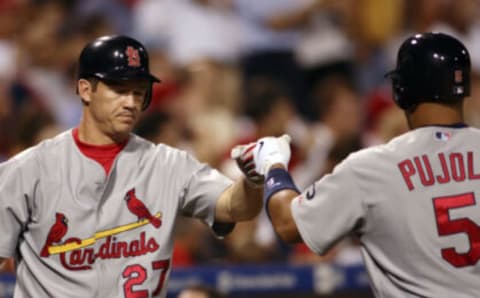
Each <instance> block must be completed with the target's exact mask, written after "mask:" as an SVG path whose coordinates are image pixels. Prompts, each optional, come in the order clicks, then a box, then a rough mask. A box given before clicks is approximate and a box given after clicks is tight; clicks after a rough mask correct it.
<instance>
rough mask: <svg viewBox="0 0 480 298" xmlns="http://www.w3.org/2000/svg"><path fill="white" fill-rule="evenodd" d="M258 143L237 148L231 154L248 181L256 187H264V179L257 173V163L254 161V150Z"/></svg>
mask: <svg viewBox="0 0 480 298" xmlns="http://www.w3.org/2000/svg"><path fill="white" fill-rule="evenodd" d="M256 145H257V143H256V142H253V143H250V144H247V145H238V146H235V147H234V148H233V149H232V151H231V152H230V156H231V158H233V159H235V161H236V162H237V165H238V167H239V168H240V170H242V172H243V174H244V175H245V177H247V181H248V182H249V183H250V184H251V185H252V186H254V187H263V182H264V177H263V175H260V174H259V173H258V172H257V171H256V166H255V161H254V159H253V150H254V149H255V146H256Z"/></svg>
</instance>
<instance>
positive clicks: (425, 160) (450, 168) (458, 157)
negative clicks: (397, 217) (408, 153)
mask: <svg viewBox="0 0 480 298" xmlns="http://www.w3.org/2000/svg"><path fill="white" fill-rule="evenodd" d="M432 165H439V166H440V167H437V168H440V169H441V170H440V171H438V170H437V171H436V172H435V171H434V167H432ZM398 168H399V170H400V172H401V174H402V176H403V179H404V181H405V184H406V185H407V188H408V190H414V189H415V187H416V186H418V182H420V183H421V184H422V185H423V186H432V185H434V184H436V183H438V184H445V183H449V182H452V181H454V182H462V181H465V180H477V179H480V172H477V173H476V172H475V169H474V156H473V152H471V151H469V152H466V153H459V152H452V153H447V154H446V153H443V152H441V153H439V154H438V155H437V156H435V157H433V158H432V157H429V156H427V155H422V156H415V157H413V158H409V159H405V160H403V161H401V162H400V163H398ZM417 175H418V178H420V179H419V180H418V178H417V179H413V178H414V177H416V176H417ZM414 182H416V183H417V184H415V183H414Z"/></svg>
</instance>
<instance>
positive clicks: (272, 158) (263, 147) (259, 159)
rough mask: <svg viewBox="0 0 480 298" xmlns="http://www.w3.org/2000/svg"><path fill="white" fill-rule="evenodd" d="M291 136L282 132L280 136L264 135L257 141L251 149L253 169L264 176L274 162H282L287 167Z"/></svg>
mask: <svg viewBox="0 0 480 298" xmlns="http://www.w3.org/2000/svg"><path fill="white" fill-rule="evenodd" d="M290 141H291V138H290V136H289V135H287V134H284V135H283V136H281V137H278V138H277V137H265V138H261V139H259V140H258V141H257V143H256V146H255V148H254V149H253V161H254V164H255V170H256V172H257V173H259V174H260V175H263V176H265V175H266V174H267V173H268V171H269V170H270V168H271V167H272V166H273V165H274V164H282V165H283V166H284V167H285V169H288V163H289V162H290V157H291V154H292V153H291V150H290Z"/></svg>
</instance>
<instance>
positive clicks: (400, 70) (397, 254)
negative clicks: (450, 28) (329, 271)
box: [237, 33, 480, 298]
mask: <svg viewBox="0 0 480 298" xmlns="http://www.w3.org/2000/svg"><path fill="white" fill-rule="evenodd" d="M388 76H389V77H390V78H391V80H392V86H393V93H394V99H395V102H396V103H397V104H398V105H399V106H400V107H401V108H402V109H403V110H404V112H405V115H406V118H407V120H408V123H409V127H410V128H411V130H410V131H409V132H407V133H405V134H403V135H401V136H398V137H396V138H394V139H393V140H392V141H390V142H389V143H388V144H384V145H380V146H376V147H371V148H367V149H363V150H361V151H359V152H356V153H353V154H351V155H350V156H349V157H347V158H346V159H345V160H344V161H343V162H341V163H340V164H339V165H338V166H337V167H336V168H335V169H334V171H333V173H332V174H329V175H326V176H324V177H323V178H322V179H320V180H319V181H317V182H315V183H313V184H312V185H311V186H309V187H307V189H306V190H304V191H303V192H301V193H300V192H299V191H297V189H296V186H295V184H294V182H293V181H292V179H291V177H290V175H289V174H288V172H287V171H286V168H287V164H288V161H289V158H290V150H289V144H288V138H286V137H282V138H274V137H267V138H263V139H260V140H259V141H257V143H256V145H255V148H254V149H253V150H252V152H253V160H254V162H255V169H256V170H257V171H258V172H259V174H264V175H266V179H265V190H264V193H265V194H264V200H265V201H266V208H267V211H268V213H269V215H270V218H271V221H272V224H273V226H274V228H275V230H276V232H277V233H278V235H279V236H280V237H281V238H282V239H283V240H285V241H286V242H290V243H294V242H298V241H301V240H303V241H304V242H305V243H306V244H307V245H308V247H309V248H310V249H311V250H312V251H314V252H315V253H317V254H324V253H325V252H326V251H327V250H328V249H329V248H330V247H332V246H333V245H334V244H335V243H336V242H337V241H339V240H340V239H341V238H342V237H343V236H345V235H347V234H354V235H356V236H358V237H359V239H360V242H361V244H362V248H361V250H362V254H363V258H364V262H365V265H366V268H367V271H368V273H369V276H370V281H371V287H372V289H373V292H374V295H375V296H376V297H389V298H391V297H402V298H405V297H456V298H459V297H463V298H466V297H469V298H475V297H477V298H478V297H480V283H479V280H480V264H479V262H478V261H479V260H480V205H479V204H477V201H478V200H480V187H479V186H480V130H478V129H476V128H472V127H468V126H466V125H465V124H464V123H463V113H462V104H463V101H464V98H465V97H467V96H468V95H469V94H470V58H469V53H468V51H467V49H466V48H465V46H464V45H463V44H462V43H461V42H459V41H458V40H456V39H455V38H453V37H451V36H448V35H445V34H442V33H425V34H418V35H415V36H412V37H410V38H408V39H407V40H406V41H405V42H404V43H403V44H402V46H401V47H400V50H399V52H398V60H397V68H396V69H395V70H394V71H392V72H391V73H389V74H388ZM250 146H251V145H250ZM238 150H239V149H238V148H237V151H238ZM240 151H241V150H240Z"/></svg>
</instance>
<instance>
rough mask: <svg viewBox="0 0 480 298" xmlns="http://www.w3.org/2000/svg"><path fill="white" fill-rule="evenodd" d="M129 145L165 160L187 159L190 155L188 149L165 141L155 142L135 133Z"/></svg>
mask: <svg viewBox="0 0 480 298" xmlns="http://www.w3.org/2000/svg"><path fill="white" fill-rule="evenodd" d="M128 146H131V147H135V148H136V149H137V150H140V151H143V152H144V154H146V155H155V156H156V157H158V158H160V159H163V160H169V159H181V158H184V159H186V158H189V156H190V154H189V153H188V152H187V151H186V150H183V149H179V148H175V147H172V146H169V145H166V144H163V143H159V144H155V143H153V142H151V141H149V140H146V139H144V138H142V137H140V136H138V135H135V134H132V138H131V140H130V142H129V144H128Z"/></svg>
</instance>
